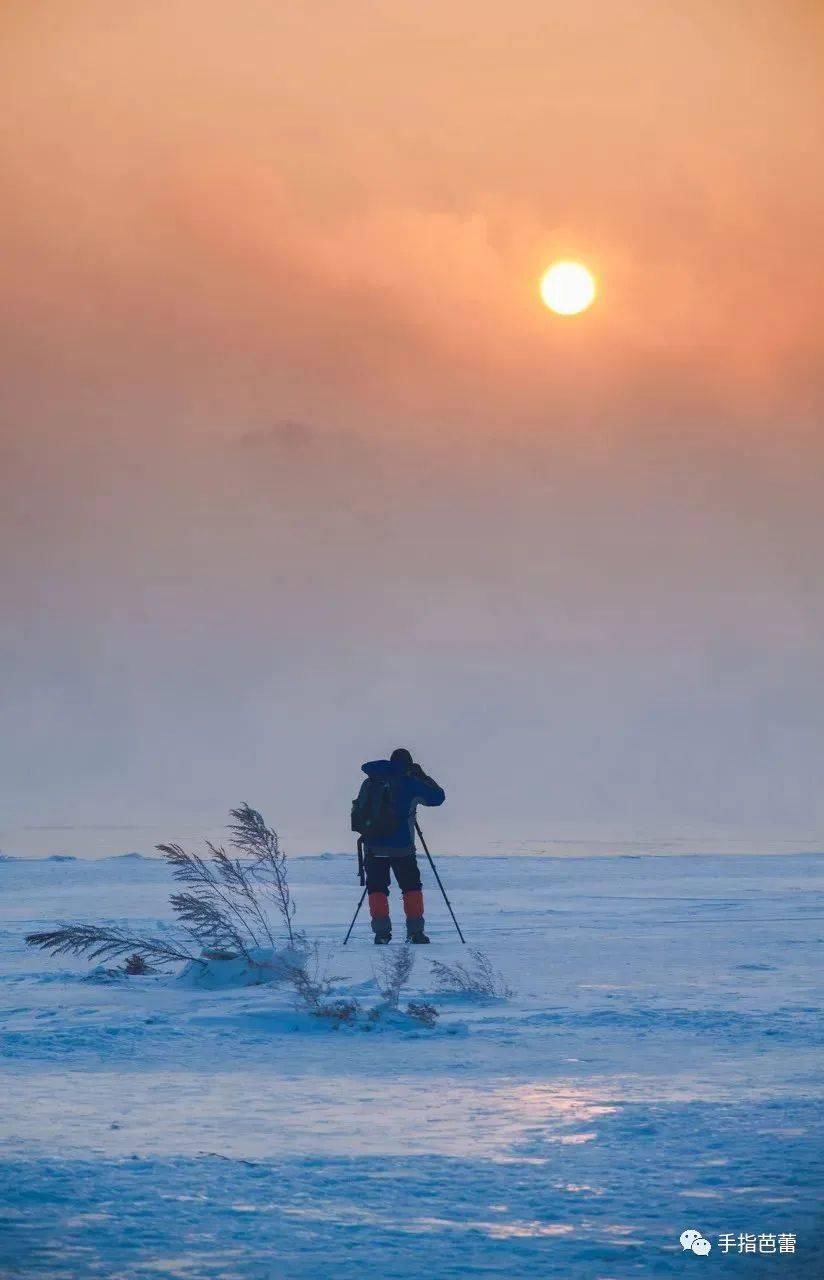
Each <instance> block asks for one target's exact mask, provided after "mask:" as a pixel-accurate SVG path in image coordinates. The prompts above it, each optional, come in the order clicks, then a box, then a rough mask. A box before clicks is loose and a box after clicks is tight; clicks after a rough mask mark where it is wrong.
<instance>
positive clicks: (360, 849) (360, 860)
mask: <svg viewBox="0 0 824 1280" xmlns="http://www.w3.org/2000/svg"><path fill="white" fill-rule="evenodd" d="M415 830H416V831H417V833H418V839H419V840H420V842H421V844H422V845H423V851H424V853H425V854H426V856H427V858H428V859H429V865H430V867H431V868H432V873H433V875H434V877H435V879H436V880H437V882H438V888H439V889H440V891H441V893H442V894H443V900H444V902H445V903H446V906H447V909H448V911H449V914H450V915H451V917H452V923H453V924H454V926H455V928H456V929H457V930H458V937H459V938H460V940H461V942H463V943H464V945H466V938H465V937H464V936H463V934H462V933H461V926H460V925H459V924H458V921H457V920H456V919H455V912H454V911H453V910H452V903H451V902H450V901H449V899H448V897H447V896H446V889H444V887H443V884H442V882H441V877H440V876H439V875H438V868H437V867H436V866H435V863H434V862H433V861H432V854H431V853H430V852H429V849H428V848H427V844H426V841H425V840H424V838H423V832H422V831H421V828H420V825H419V823H418V821H417V820H416V821H415ZM358 873H359V875H362V874H363V838H361V839H360V840H358ZM361 884H363V879H361ZM365 897H366V888H365V887H364V890H363V893H362V894H361V896H360V902H359V903H358V905H357V907H356V908H355V914H354V915H353V917H352V923H351V924H350V926H349V928H348V929H347V931H346V937H345V938H344V940H343V945H344V946H346V944H347V942H348V941H349V937H350V935H351V933H352V930H353V929H354V927H355V921H356V920H357V918H358V915H359V914H360V909H361V907H362V906H363V900H364V898H365Z"/></svg>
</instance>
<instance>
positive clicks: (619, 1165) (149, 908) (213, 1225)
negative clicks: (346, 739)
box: [0, 855, 824, 1280]
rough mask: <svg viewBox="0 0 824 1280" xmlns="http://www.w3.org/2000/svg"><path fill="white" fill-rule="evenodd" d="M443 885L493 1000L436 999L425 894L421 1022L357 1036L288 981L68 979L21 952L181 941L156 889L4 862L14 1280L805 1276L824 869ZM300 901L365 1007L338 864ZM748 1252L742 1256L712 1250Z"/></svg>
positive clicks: (300, 879) (545, 864)
mask: <svg viewBox="0 0 824 1280" xmlns="http://www.w3.org/2000/svg"><path fill="white" fill-rule="evenodd" d="M439 867H440V870H441V874H442V876H443V878H444V880H445V882H446V884H447V888H448V890H449V892H450V896H451V898H452V901H453V905H454V906H455V908H456V911H457V914H458V917H459V919H460V921H461V923H462V925H463V927H464V931H465V933H466V935H467V938H468V941H469V942H470V943H471V944H472V945H474V946H478V947H480V948H481V949H483V950H484V951H485V952H487V953H488V954H489V955H490V957H491V958H492V960H493V962H494V964H495V965H496V967H497V968H499V969H500V970H501V971H502V973H503V974H504V976H505V977H506V979H507V980H508V981H509V983H510V984H511V986H512V988H513V995H512V997H511V998H510V999H507V1000H502V1001H486V1002H483V1001H482V1002H478V1001H473V1000H471V999H468V998H466V997H459V996H455V995H443V994H439V993H438V992H437V991H436V987H435V983H434V980H433V976H432V973H431V970H430V961H431V960H432V959H435V958H437V959H442V960H447V961H453V960H455V959H459V958H461V952H462V948H461V946H460V943H459V942H458V940H457V937H456V935H455V933H454V929H453V927H452V924H451V922H450V920H449V918H448V915H447V914H446V910H445V908H444V906H443V903H442V901H439V898H438V896H437V889H436V888H435V886H434V885H433V884H432V883H431V875H430V874H429V873H428V868H424V879H425V886H426V889H427V893H428V902H427V908H428V909H427V919H428V924H429V932H430V934H431V936H432V940H433V946H432V947H430V948H428V949H425V948H421V949H420V950H419V951H417V952H416V966H415V970H414V973H413V975H412V980H411V984H410V988H409V995H410V996H411V997H412V998H426V999H428V1000H431V1001H432V1002H433V1003H434V1004H435V1005H436V1006H437V1007H438V1009H439V1011H440V1017H439V1020H438V1024H437V1026H436V1027H435V1028H433V1029H432V1030H428V1029H426V1028H422V1027H417V1026H414V1025H411V1024H410V1025H406V1024H401V1023H398V1024H389V1025H386V1026H379V1027H377V1028H376V1029H374V1030H372V1031H371V1032H369V1033H367V1032H366V1031H365V1030H364V1029H362V1028H359V1027H351V1028H350V1027H344V1028H341V1029H340V1030H333V1029H331V1028H330V1027H329V1026H328V1025H326V1024H322V1023H318V1022H316V1021H313V1020H311V1019H309V1018H308V1017H307V1016H306V1015H304V1014H300V1013H298V1012H296V1011H295V1010H294V1009H293V1006H292V998H291V996H290V993H289V991H287V990H286V989H284V988H282V987H280V986H267V987H258V988H252V989H250V988H246V989H241V990H225V991H216V992H205V991H195V990H191V989H189V988H187V987H186V986H185V985H183V984H181V983H180V982H178V981H177V980H176V979H175V978H174V977H173V976H170V977H149V978H135V979H129V980H124V981H122V982H116V983H105V982H97V981H88V980H86V979H87V978H88V975H89V972H90V968H91V966H89V965H88V964H87V963H86V962H85V961H84V960H82V959H81V960H71V961H66V960H65V959H62V960H54V959H50V958H49V957H47V956H44V955H42V954H40V953H36V952H32V951H30V950H29V949H28V948H26V947H25V945H24V943H23V935H24V934H25V933H26V932H28V931H30V930H32V929H35V928H37V927H42V926H44V925H45V924H48V923H51V922H53V921H55V920H58V919H84V920H98V921H103V920H105V921H109V922H113V921H117V922H119V923H122V922H123V921H124V920H128V921H129V922H131V923H133V924H135V925H139V926H140V927H141V928H142V929H146V930H153V931H157V930H158V929H164V928H170V927H171V925H170V921H171V914H170V911H169V908H168V902H167V898H168V893H169V891H170V887H171V881H170V878H169V876H168V873H167V871H166V868H165V866H164V865H163V864H162V863H160V862H157V861H153V860H147V859H140V858H123V859H104V860H100V861H89V862H85V861H73V862H55V861H19V862H15V861H10V862H0V1028H1V1030H2V1038H1V1039H0V1051H1V1052H2V1076H1V1078H0V1084H1V1085H2V1098H3V1104H2V1117H1V1118H0V1276H2V1277H3V1280H6V1278H7V1277H10V1278H11V1277H18V1276H19V1277H27V1276H32V1277H42V1278H45V1277H53V1278H54V1280H87V1278H91V1277H101V1278H103V1280H138V1278H143V1277H155V1278H157V1277H160V1278H163V1277H170V1278H172V1277H180V1278H181V1280H201V1278H202V1280H293V1278H294V1280H298V1278H300V1280H320V1277H325V1276H327V1275H329V1276H335V1277H336V1278H337V1280H341V1278H342V1280H348V1277H356V1276H361V1275H363V1274H365V1273H369V1272H373V1273H374V1274H375V1275H376V1276H382V1277H393V1278H397V1280H407V1278H411V1277H417V1276H421V1275H426V1276H431V1277H435V1278H438V1280H440V1278H441V1277H443V1278H449V1277H467V1276H502V1277H509V1278H512V1280H519V1278H520V1277H533V1276H534V1277H544V1276H548V1277H572V1278H573V1280H578V1278H579V1277H580V1278H581V1280H619V1278H621V1277H624V1276H650V1277H652V1278H653V1280H656V1278H657V1277H667V1276H675V1275H679V1276H680V1275H682V1274H685V1271H686V1269H688V1268H690V1267H693V1268H698V1269H699V1270H700V1269H701V1268H705V1269H706V1268H707V1267H710V1266H712V1267H713V1268H714V1269H716V1270H717V1269H719V1268H720V1269H721V1270H722V1271H727V1270H729V1272H730V1273H732V1271H733V1270H735V1271H736V1274H740V1275H741V1276H744V1277H747V1278H754V1277H756V1276H761V1275H770V1276H772V1275H775V1276H780V1277H790V1276H802V1277H810V1278H812V1277H814V1276H820V1275H822V1274H824V1265H822V1254H821V1245H822V1237H824V1231H823V1230H822V1221H821V1218H820V1216H818V1213H819V1210H818V1206H819V1205H820V1203H821V1199H822V1195H821V1193H822V1189H823V1188H824V1170H823V1169H822V1165H823V1164H824V1160H822V1151H824V1107H822V1071H821V1067H822V1054H821V1050H822V1040H824V1036H822V1023H821V994H822V984H821V950H822V941H823V940H824V859H822V858H821V857H820V856H816V855H799V856H780V857H778V856H776V857H771V856H760V857H748V856H737V855H735V856H732V855H731V856H723V857H721V856H719V857H712V856H693V857H687V856H683V857H682V856H673V857H667V858H660V857H659V858H656V857H628V856H625V857H604V858H599V859H586V858H580V859H578V858H564V859H559V858H550V857H529V858H526V857H510V858H483V859H473V858H444V859H443V860H439ZM290 874H291V882H292V887H293V891H294V896H295V899H296V902H297V908H298V923H299V925H300V926H301V927H302V928H305V929H306V930H307V932H308V933H309V935H310V937H312V938H313V939H319V940H320V941H321V942H322V947H323V951H324V953H325V954H328V956H329V968H330V971H331V972H333V973H334V974H335V975H338V979H337V983H336V986H337V989H338V990H339V991H340V992H341V993H342V994H351V995H355V996H357V997H360V998H364V999H366V998H368V996H369V993H370V992H373V990H374V988H373V980H372V964H373V962H374V961H375V949H374V948H373V947H372V946H371V934H370V933H369V930H368V925H367V923H366V920H365V918H364V917H363V916H362V917H361V920H360V921H359V923H358V925H357V926H356V929H355V932H354V934H353V938H352V941H351V943H350V945H349V946H348V947H347V948H346V949H345V950H342V949H341V947H340V941H341V939H342V936H343V934H344V932H345V929H346V926H347V924H348V922H349V918H350V916H351V914H352V911H353V910H354V907H355V905H356V903H357V898H358V894H359V892H360V890H359V887H358V884H357V881H356V879H355V875H354V859H345V858H341V857H326V858H322V859H320V858H318V859H296V860H294V861H293V862H292V863H291V864H290ZM392 906H393V912H394V914H395V916H396V917H397V914H398V895H397V892H396V891H395V892H393V895H392ZM687 1228H697V1229H698V1230H700V1231H701V1232H702V1233H703V1235H704V1237H705V1238H706V1239H707V1240H709V1241H710V1243H711V1245H712V1253H711V1257H710V1259H709V1260H706V1261H705V1260H703V1259H702V1260H699V1259H697V1258H695V1257H693V1256H692V1255H691V1254H687V1255H686V1256H685V1255H684V1253H683V1252H682V1249H681V1246H680V1244H679V1240H678V1238H679V1236H680V1234H681V1233H682V1232H683V1231H684V1230H685V1229H687ZM739 1234H744V1235H746V1234H752V1235H755V1236H756V1237H757V1238H758V1246H757V1255H756V1256H751V1257H745V1256H742V1255H741V1253H739V1252H738V1246H737V1244H736V1245H735V1247H730V1248H729V1251H728V1252H725V1251H724V1250H723V1248H722V1245H721V1240H722V1237H731V1236H733V1235H734V1236H735V1237H736V1239H737V1237H738V1235H739ZM770 1236H775V1237H776V1240H777V1239H778V1237H779V1236H781V1237H783V1238H784V1239H785V1241H787V1240H789V1239H790V1237H792V1238H793V1245H794V1251H792V1252H791V1251H790V1250H789V1245H788V1244H787V1246H786V1249H785V1251H784V1252H782V1253H780V1254H779V1253H778V1252H776V1253H775V1255H774V1256H765V1252H762V1250H761V1248H760V1245H762V1244H763V1243H764V1239H766V1240H768V1239H769V1237H770ZM762 1237H763V1238H764V1239H762ZM728 1244H729V1241H728ZM776 1248H777V1246H776Z"/></svg>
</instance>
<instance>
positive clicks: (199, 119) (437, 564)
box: [0, 0, 824, 890]
mask: <svg viewBox="0 0 824 1280" xmlns="http://www.w3.org/2000/svg"><path fill="white" fill-rule="evenodd" d="M0 38H1V39H0V85H1V86H2V88H0V95H1V100H2V111H0V183H2V192H1V193H0V196H1V198H0V244H1V245H2V257H1V258H0V261H1V262H2V266H1V267H0V272H2V275H1V276H0V279H1V280H2V290H3V306H2V314H0V415H1V418H0V433H1V434H0V579H1V585H2V597H1V601H2V616H0V682H2V685H1V686H0V692H1V693H2V708H3V710H2V737H1V738H0V800H1V801H2V808H1V809H0V844H2V847H3V849H4V850H5V851H6V852H7V853H12V854H18V853H22V854H27V853H32V854H34V853H75V854H102V853H119V852H123V851H125V850H126V849H135V848H136V849H147V848H148V847H150V845H151V843H153V841H154V839H155V838H157V839H160V838H163V837H165V838H167V839H176V838H189V837H190V836H191V837H194V836H196V835H197V834H198V833H202V832H207V831H208V832H212V831H213V830H214V828H215V826H216V825H217V824H219V823H220V821H221V820H222V816H223V815H224V814H225V812H226V811H227V810H228V808H229V807H230V806H231V805H233V804H236V803H238V802H239V801H241V800H244V799H246V800H248V801H249V802H250V803H252V804H254V805H256V806H257V807H259V808H261V809H262V810H263V811H264V813H265V814H266V816H267V817H268V818H269V819H270V821H272V822H273V823H275V824H276V825H277V826H278V828H279V829H280V831H281V834H282V837H283V840H284V844H285V845H286V847H287V849H288V850H289V851H291V852H310V851H317V850H319V849H324V848H329V849H343V848H346V847H348V846H349V843H350V833H349V831H348V806H349V801H350V799H351V796H352V795H353V794H354V790H355V789H356V787H357V785H358V776H359V766H360V763H361V761H362V760H364V759H367V758H370V757H373V756H376V755H380V754H384V753H386V752H387V751H389V750H391V748H392V747H394V746H396V745H399V744H403V745H407V746H409V747H410V748H411V749H412V751H413V752H414V753H415V755H416V757H418V758H419V759H420V760H421V761H422V762H423V764H424V766H425V767H426V768H427V769H428V770H429V771H431V772H432V773H433V774H434V775H435V776H436V777H437V778H438V780H439V781H441V782H442V783H443V785H444V786H445V788H446V790H447V793H448V803H447V805H446V806H445V807H444V809H443V810H441V811H439V812H438V814H437V816H435V817H433V818H432V819H431V830H432V835H433V838H432V844H433V848H438V849H443V850H446V851H452V852H490V851H494V850H498V851H507V850H511V849H514V848H519V847H529V848H534V847H536V845H535V844H528V843H525V842H530V841H532V842H537V844H540V843H541V842H544V843H546V842H549V841H551V840H553V839H558V840H562V841H566V842H571V844H570V845H569V847H571V848H572V847H575V842H576V841H578V840H580V841H582V842H585V841H587V840H590V839H592V840H594V839H596V838H597V839H603V840H604V841H606V842H607V844H609V843H610V842H612V843H613V844H614V842H616V841H618V840H621V841H625V842H627V847H632V845H633V842H634V841H635V842H640V841H643V840H653V841H659V842H661V843H662V844H664V843H666V842H667V841H671V842H674V845H676V846H677V847H689V845H690V841H692V843H693V844H694V845H695V846H696V847H698V845H699V844H700V842H701V840H703V841H704V843H705V844H706V845H707V847H717V846H719V845H720V842H721V841H723V840H727V841H732V842H735V841H738V842H739V843H741V842H743V843H742V847H755V846H756V845H757V844H759V843H761V844H763V845H764V846H765V847H779V845H780V844H781V842H784V844H786V846H787V847H795V848H799V847H810V848H815V847H818V848H821V847H823V846H824V798H822V788H821V771H822V753H823V752H824V655H823V654H822V623H824V587H822V578H821V571H820V563H819V562H820V555H821V533H822V514H821V486H822V453H823V452H824V444H822V439H821V420H822V409H823V408H824V374H823V373H822V369H823V368H824V365H822V355H823V354H824V350H823V349H824V301H822V275H823V274H824V272H822V263H823V262H824V254H822V249H821V244H820V241H821V228H822V225H824V170H823V169H822V166H821V163H820V130H821V120H822V109H823V108H824V101H823V99H824V88H823V87H822V86H824V77H822V69H824V66H823V64H824V21H822V15H821V10H820V7H819V6H818V5H816V4H814V3H806V2H802V0H785V2H784V3H782V4H780V5H777V4H775V3H772V2H771V0H726V3H724V4H723V5H718V4H717V3H703V2H701V0H692V3H690V4H683V3H676V2H675V0H646V2H641V0H638V2H631V0H614V2H613V3H610V4H604V3H600V2H596V0H590V2H589V3H586V2H579V3H577V4H575V5H572V4H570V3H569V2H568V0H564V3H560V2H559V0H540V2H539V0H514V2H513V3H510V4H507V5H500V4H493V3H484V2H480V3H479V0H474V2H473V3H472V4H470V3H468V2H467V0H442V3H441V4H439V5H437V6H416V5H405V4H398V3H397V0H372V2H371V3H370V2H368V0H361V2H360V3H357V4H355V3H353V2H352V0H339V2H338V3H336V4H334V5H327V4H320V3H317V2H315V0H309V2H307V3H303V4H300V5H271V4H263V3H254V2H251V3H247V4H244V5H230V4H226V3H216V2H215V0H198V3H194V0H185V2H184V0H167V2H166V3H164V4H163V5H161V6H158V5H155V4H151V3H148V0H134V2H131V3H129V4H119V5H114V6H113V5H112V4H110V3H103V2H102V0H84V3H82V4H81V3H76V2H74V0H61V2H60V3H56V2H55V0H41V3H38V4H37V5H32V4H29V3H21V2H14V0H13V2H12V3H6V4H5V5H4V6H3V12H2V15H1V16H0ZM566 257H571V258H574V259H578V260H580V261H582V262H585V263H587V265H588V266H589V267H590V268H591V269H592V270H593V271H594V272H595V274H596V275H597V277H598V280H599V297H598V301H597V303H596V305H595V306H594V307H593V308H592V310H591V311H590V312H588V313H587V314H586V315H585V316H582V317H578V318H576V319H574V320H563V319H560V318H558V317H555V316H552V315H551V314H549V313H548V312H547V310H546V309H545V308H544V307H543V306H542V304H541V300H540V297H539V293H538V282H539V280H540V277H541V274H542V272H543V270H545V268H546V267H547V266H548V264H549V263H550V262H552V261H553V260H555V259H557V258H566ZM121 826H122V827H133V828H135V830H131V831H119V830H111V829H110V828H114V827H121ZM54 827H61V828H74V829H73V830H69V831H67V830H59V831H55V830H49V829H48V828H54ZM89 828H97V830H89ZM101 828H102V830H101ZM708 833H709V834H708ZM699 837H700V839H699ZM684 841H685V842H687V843H686V845H685V846H682V844H680V843H679V842H684ZM748 841H749V842H750V843H749V844H748V843H747V842H748ZM707 842H709V843H708V844H707ZM559 847H560V846H559ZM563 847H564V848H566V847H567V845H566V844H564V846H563ZM579 847H583V845H581V846H579ZM353 890H354V881H353Z"/></svg>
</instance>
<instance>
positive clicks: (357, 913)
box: [343, 889, 366, 946]
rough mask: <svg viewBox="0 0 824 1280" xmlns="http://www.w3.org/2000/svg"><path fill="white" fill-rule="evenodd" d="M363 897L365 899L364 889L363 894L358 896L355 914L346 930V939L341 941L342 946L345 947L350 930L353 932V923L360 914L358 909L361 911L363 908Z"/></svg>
mask: <svg viewBox="0 0 824 1280" xmlns="http://www.w3.org/2000/svg"><path fill="white" fill-rule="evenodd" d="M365 897H366V890H365V889H364V891H363V893H362V894H361V896H360V902H359V903H358V905H357V907H356V908H355V914H354V915H353V916H352V923H351V924H350V926H349V928H348V929H347V931H346V937H345V938H344V940H343V945H344V946H346V944H347V942H348V941H349V935H350V933H351V932H352V930H353V929H354V927H355V921H356V920H357V918H358V915H359V913H360V909H361V907H362V906H363V900H364V898H365Z"/></svg>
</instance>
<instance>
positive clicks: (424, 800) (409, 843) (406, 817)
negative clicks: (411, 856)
mask: <svg viewBox="0 0 824 1280" xmlns="http://www.w3.org/2000/svg"><path fill="white" fill-rule="evenodd" d="M361 767H362V769H363V772H364V773H365V774H366V776H367V778H389V779H390V780H391V782H392V800H393V802H394V807H395V809H396V810H397V812H398V825H397V827H396V828H395V830H394V831H393V832H392V834H391V835H389V836H384V837H383V839H382V840H381V842H380V846H378V845H369V846H367V848H368V852H369V853H375V854H378V855H379V856H380V854H384V855H391V854H397V853H414V852H415V809H416V808H417V806H418V805H419V804H426V805H432V806H434V805H438V804H443V802H444V800H445V799H446V793H445V791H444V789H443V787H439V786H438V784H437V782H433V780H432V779H431V778H428V777H427V776H426V774H423V775H422V776H420V777H416V776H415V774H414V773H409V772H408V771H407V769H406V767H405V766H404V765H402V764H392V761H391V760H368V761H367V762H366V764H365V765H362V766H361ZM364 785H365V784H364Z"/></svg>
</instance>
